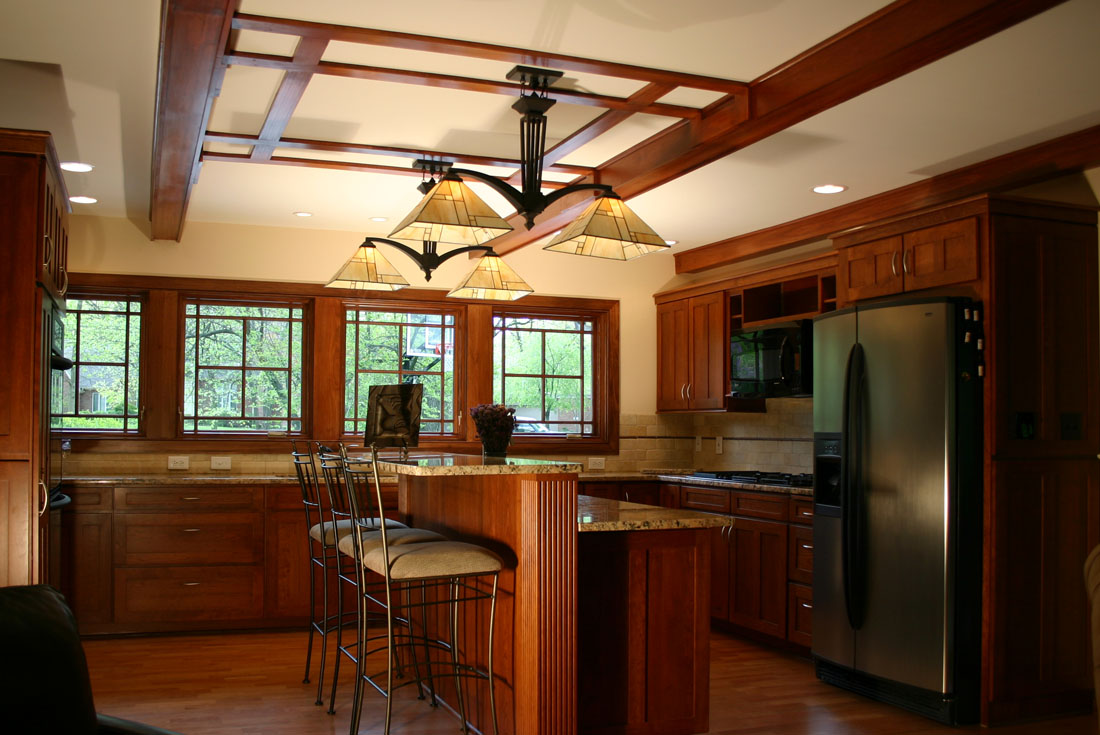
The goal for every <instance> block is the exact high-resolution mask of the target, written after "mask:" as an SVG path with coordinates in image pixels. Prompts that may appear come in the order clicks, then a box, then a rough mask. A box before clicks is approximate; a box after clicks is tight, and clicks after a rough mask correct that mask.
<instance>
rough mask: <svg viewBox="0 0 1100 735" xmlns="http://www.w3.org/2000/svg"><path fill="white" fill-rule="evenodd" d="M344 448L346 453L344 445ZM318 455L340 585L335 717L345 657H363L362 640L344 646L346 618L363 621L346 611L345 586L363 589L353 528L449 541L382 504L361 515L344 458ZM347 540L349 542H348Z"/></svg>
mask: <svg viewBox="0 0 1100 735" xmlns="http://www.w3.org/2000/svg"><path fill="white" fill-rule="evenodd" d="M340 449H341V452H342V453H343V449H344V448H343V445H341V447H340ZM317 453H318V456H319V457H320V460H321V472H322V475H323V477H324V480H325V489H326V491H327V493H328V498H329V510H330V513H331V516H332V521H331V522H330V523H328V524H326V528H325V529H324V536H323V537H324V539H325V543H326V544H329V545H331V547H332V548H333V549H334V552H333V556H332V557H331V560H332V562H333V563H332V568H333V569H335V571H336V585H337V586H336V606H337V613H336V615H335V616H333V620H334V621H335V624H334V625H333V626H331V627H330V629H331V628H335V629H336V650H337V658H336V663H335V664H334V665H333V672H332V691H331V694H330V695H329V708H328V713H329V714H330V715H331V714H335V713H336V684H337V682H338V681H339V678H340V661H341V654H343V655H344V656H347V657H348V658H350V659H351V660H352V661H353V662H356V661H357V660H358V657H359V653H358V652H359V643H360V640H359V639H356V641H355V642H354V643H350V644H348V645H344V642H343V637H344V620H345V618H346V617H347V616H348V615H349V614H351V615H354V618H355V620H356V621H357V622H358V620H359V611H358V607H357V608H356V610H355V611H354V612H353V611H347V612H345V610H344V584H348V585H351V586H352V587H353V588H354V589H356V590H358V589H360V588H361V585H362V580H360V575H359V573H358V570H359V569H361V566H360V565H359V564H358V563H357V561H356V557H355V556H354V552H355V549H356V546H355V544H354V542H353V541H352V540H351V539H352V537H353V536H355V535H356V534H355V533H353V529H358V530H359V533H369V532H372V531H377V530H378V529H380V528H383V527H384V528H386V529H388V530H390V531H392V532H393V534H394V538H395V543H428V542H432V541H444V540H446V539H445V538H444V537H443V536H441V535H439V534H438V533H435V532H434V531H428V530H424V529H412V528H408V527H407V526H406V525H405V524H404V523H401V522H399V521H395V520H392V519H390V518H385V517H384V516H383V514H382V512H381V508H382V506H381V504H380V505H379V506H378V507H379V513H378V514H377V515H372V514H370V513H363V512H361V511H360V508H361V507H362V502H363V501H361V499H360V497H361V496H360V495H359V493H358V492H357V491H355V490H354V489H352V488H346V487H345V475H344V471H343V467H344V457H343V455H342V454H335V453H333V452H332V451H331V450H330V449H329V448H328V447H323V446H321V445H320V444H318V445H317ZM345 541H347V543H344V542H345ZM326 605H327V600H326ZM379 619H381V618H379ZM357 629H358V625H357ZM318 692H320V684H318ZM318 699H320V694H318ZM319 703H320V702H318V704H319Z"/></svg>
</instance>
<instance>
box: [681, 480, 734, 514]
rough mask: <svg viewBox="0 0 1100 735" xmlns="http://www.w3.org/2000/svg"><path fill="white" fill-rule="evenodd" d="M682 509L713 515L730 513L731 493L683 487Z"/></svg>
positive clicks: (712, 489) (705, 488) (706, 488)
mask: <svg viewBox="0 0 1100 735" xmlns="http://www.w3.org/2000/svg"><path fill="white" fill-rule="evenodd" d="M680 507H681V508H690V509H692V510H705V511H708V512H711V513H729V510H730V492H729V490H716V489H714V488H708V487H691V486H688V485H681V486H680Z"/></svg>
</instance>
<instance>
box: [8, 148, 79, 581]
mask: <svg viewBox="0 0 1100 735" xmlns="http://www.w3.org/2000/svg"><path fill="white" fill-rule="evenodd" d="M0 201H2V202H3V206H2V207H0V252H3V253H4V267H3V268H2V269H0V315H2V318H0V345H3V349H4V359H3V360H0V507H2V508H4V513H3V514H0V538H3V539H4V543H3V544H0V585H15V584H33V583H38V582H45V581H46V578H47V570H48V560H47V550H48V548H49V540H48V534H49V513H48V512H46V505H47V498H48V488H47V485H46V483H47V481H48V465H49V463H48V452H49V441H48V439H49V424H48V422H49V405H48V386H49V349H50V345H49V334H50V319H49V316H50V314H51V312H52V311H53V309H55V308H60V306H61V304H60V299H61V294H62V291H63V284H64V270H63V269H64V263H65V259H66V258H67V248H68V241H67V234H66V233H67V217H68V206H69V205H68V197H67V195H66V193H65V189H64V186H63V184H62V179H61V175H60V169H59V168H58V165H57V154H56V153H55V152H54V149H53V144H52V142H51V140H50V136H49V134H47V133H41V132H33V131H18V130H7V129H0Z"/></svg>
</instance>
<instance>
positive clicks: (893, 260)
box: [890, 250, 898, 278]
mask: <svg viewBox="0 0 1100 735" xmlns="http://www.w3.org/2000/svg"><path fill="white" fill-rule="evenodd" d="M890 272H891V273H893V274H894V277H895V278H896V277H897V275H898V251H897V250H895V251H894V252H893V253H891V254H890Z"/></svg>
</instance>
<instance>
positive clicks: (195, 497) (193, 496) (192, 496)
mask: <svg viewBox="0 0 1100 735" xmlns="http://www.w3.org/2000/svg"><path fill="white" fill-rule="evenodd" d="M180 500H202V498H200V497H199V496H198V495H188V496H187V497H186V498H180Z"/></svg>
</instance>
